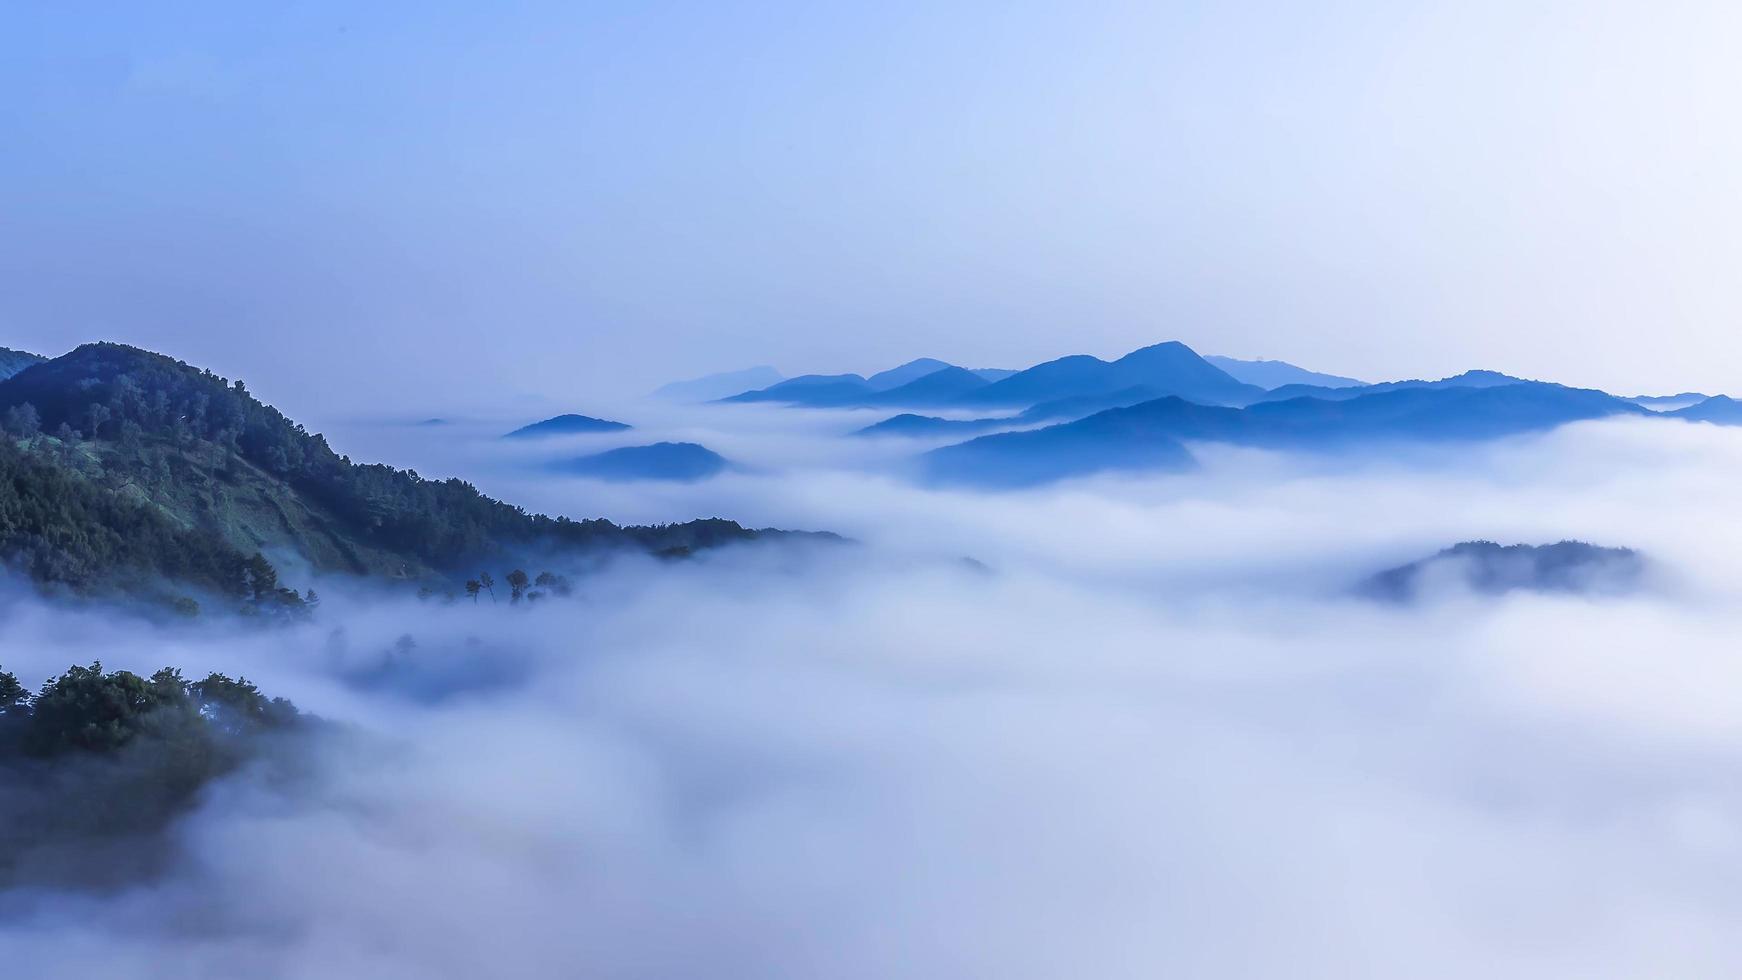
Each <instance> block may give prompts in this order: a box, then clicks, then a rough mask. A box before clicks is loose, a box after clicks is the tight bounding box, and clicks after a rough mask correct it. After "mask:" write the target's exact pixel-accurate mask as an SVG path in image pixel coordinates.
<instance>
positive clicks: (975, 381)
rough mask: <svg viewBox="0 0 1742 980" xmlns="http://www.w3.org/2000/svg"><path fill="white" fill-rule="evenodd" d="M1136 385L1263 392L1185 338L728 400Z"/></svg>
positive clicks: (1015, 404) (1234, 396) (1220, 394)
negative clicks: (1004, 366)
mask: <svg viewBox="0 0 1742 980" xmlns="http://www.w3.org/2000/svg"><path fill="white" fill-rule="evenodd" d="M1134 387H1146V388H1149V389H1152V390H1153V391H1154V392H1155V393H1156V394H1157V395H1162V394H1171V395H1179V396H1181V397H1184V398H1191V399H1193V400H1196V401H1203V402H1207V403H1210V404H1218V405H1219V404H1246V403H1248V402H1251V401H1254V400H1256V399H1257V398H1259V397H1261V396H1262V395H1263V394H1264V390H1263V389H1262V388H1259V387H1257V386H1255V385H1248V384H1243V383H1242V382H1240V381H1237V380H1235V379H1234V378H1233V377H1231V376H1229V375H1228V374H1227V373H1226V372H1224V371H1222V370H1221V369H1220V368H1217V367H1216V366H1215V365H1213V364H1211V363H1210V362H1208V361H1206V360H1204V359H1203V358H1202V357H1199V356H1198V355H1197V353H1196V352H1195V351H1193V350H1192V349H1191V348H1190V347H1187V346H1186V345H1185V344H1182V343H1180V342H1178V341H1168V342H1166V343H1161V344H1154V345H1152V346H1149V347H1144V348H1142V349H1139V350H1135V351H1132V352H1131V353H1129V354H1126V355H1125V356H1124V357H1121V358H1119V359H1117V360H1114V361H1103V360H1101V359H1100V358H1097V357H1091V356H1089V355H1087V354H1076V355H1071V356H1069V357H1061V358H1057V359H1055V360H1052V361H1047V362H1046V363H1044V364H1037V365H1035V366H1034V367H1031V368H1028V369H1026V370H1023V371H1014V372H1003V371H992V370H978V371H975V370H968V369H965V368H961V367H958V366H955V365H950V364H945V363H944V362H942V361H937V360H935V359H931V358H921V359H919V360H916V361H910V362H908V363H907V364H904V365H902V366H901V367H899V368H895V369H892V370H890V371H885V372H883V373H881V374H877V375H873V376H872V377H871V378H864V377H861V376H859V375H857V374H837V375H804V376H801V377H798V378H792V379H789V380H786V381H782V382H780V383H779V384H775V385H771V386H769V387H767V388H763V389H759V390H756V391H746V392H741V393H739V394H737V395H733V396H731V397H728V398H724V399H722V401H726V402H737V403H744V402H776V403H782V404H788V405H799V406H806V407H812V408H873V407H884V406H887V407H938V408H944V407H950V408H977V407H984V408H994V407H1002V408H1027V407H1031V406H1034V405H1037V404H1040V403H1042V402H1053V401H1058V400H1061V399H1065V398H1085V397H1087V398H1092V397H1104V396H1107V395H1110V394H1112V393H1114V392H1117V391H1122V390H1126V389H1130V388H1134Z"/></svg>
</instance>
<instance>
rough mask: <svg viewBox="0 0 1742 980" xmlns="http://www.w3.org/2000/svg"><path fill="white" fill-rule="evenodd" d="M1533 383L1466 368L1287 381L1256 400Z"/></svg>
mask: <svg viewBox="0 0 1742 980" xmlns="http://www.w3.org/2000/svg"><path fill="white" fill-rule="evenodd" d="M1525 383H1534V382H1526V381H1525V379H1523V378H1515V377H1513V376H1512V375H1510V374H1501V373H1500V372H1499V371H1480V370H1478V371H1465V372H1464V373H1463V374H1455V375H1453V376H1451V377H1449V378H1441V379H1439V380H1438V381H1421V380H1410V381H1382V382H1380V383H1378V384H1370V385H1366V384H1364V385H1356V386H1354V387H1326V386H1324V385H1305V384H1288V385H1283V386H1282V387H1280V388H1275V389H1272V390H1271V391H1269V392H1267V393H1266V394H1265V395H1264V396H1263V397H1262V398H1260V399H1258V400H1259V401H1267V402H1279V401H1287V400H1288V399H1290V398H1319V399H1325V400H1332V401H1334V400H1337V399H1344V398H1360V397H1362V396H1364V395H1378V394H1383V393H1385V392H1388V391H1401V390H1404V389H1407V388H1498V387H1501V386H1503V385H1515V384H1525Z"/></svg>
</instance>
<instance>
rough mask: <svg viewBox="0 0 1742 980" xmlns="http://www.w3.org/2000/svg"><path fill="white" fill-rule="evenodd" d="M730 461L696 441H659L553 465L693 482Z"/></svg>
mask: <svg viewBox="0 0 1742 980" xmlns="http://www.w3.org/2000/svg"><path fill="white" fill-rule="evenodd" d="M728 465H729V464H728V463H727V462H726V459H725V457H723V456H721V455H720V454H718V453H716V452H714V451H713V450H711V449H708V448H706V447H704V446H698V445H696V444H695V443H693V442H656V443H654V444H652V445H650V446H625V447H623V448H621V449H611V450H607V451H606V452H602V453H595V454H593V455H591V456H582V457H579V458H578V459H570V460H564V461H562V462H560V463H556V464H554V466H553V467H552V468H553V469H556V470H558V471H560V472H563V473H571V474H574V475H577V476H591V477H596V478H598V479H601V480H612V481H626V480H672V481H677V482H682V483H690V482H694V481H696V480H705V479H707V478H708V477H710V476H714V475H716V474H718V473H721V472H723V471H724V470H725V469H726V467H727V466H728Z"/></svg>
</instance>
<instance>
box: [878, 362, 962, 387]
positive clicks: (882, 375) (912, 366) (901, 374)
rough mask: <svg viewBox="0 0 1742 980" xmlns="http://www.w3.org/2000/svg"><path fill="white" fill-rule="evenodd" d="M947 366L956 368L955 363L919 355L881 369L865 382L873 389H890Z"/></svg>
mask: <svg viewBox="0 0 1742 980" xmlns="http://www.w3.org/2000/svg"><path fill="white" fill-rule="evenodd" d="M945 368H955V369H956V370H958V371H959V370H962V369H961V368H956V366H955V365H954V364H950V363H949V362H947V361H940V360H938V359H937V358H935V357H917V358H914V359H913V360H911V361H908V362H907V363H906V364H902V365H900V366H897V367H892V368H890V369H889V370H887V371H879V372H877V373H876V374H873V375H871V376H870V377H869V378H866V379H865V384H866V385H867V386H869V387H870V389H871V390H872V391H889V390H891V389H893V388H899V387H901V386H902V385H905V384H909V383H911V382H914V381H918V380H919V379H920V378H923V377H925V376H926V375H929V374H936V373H937V372H939V371H942V370H944V369H945Z"/></svg>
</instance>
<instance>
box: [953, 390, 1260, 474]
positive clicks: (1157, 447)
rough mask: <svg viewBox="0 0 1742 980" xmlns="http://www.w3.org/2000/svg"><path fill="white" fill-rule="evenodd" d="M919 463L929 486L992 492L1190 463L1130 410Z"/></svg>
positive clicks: (985, 441)
mask: <svg viewBox="0 0 1742 980" xmlns="http://www.w3.org/2000/svg"><path fill="white" fill-rule="evenodd" d="M1169 400H1170V401H1178V399H1169ZM1181 404H1189V403H1187V402H1181ZM1224 411H1237V409H1224ZM921 462H922V466H923V472H924V475H925V476H926V478H927V479H929V480H932V481H934V482H937V483H944V484H955V485H972V486H979V487H988V488H995V489H1003V488H1016V487H1027V486H1037V485H1039V484H1043V483H1049V482H1051V481H1053V480H1062V479H1066V478H1068V477H1073V476H1087V475H1089V474H1091V473H1103V472H1136V471H1150V472H1154V471H1178V470H1186V469H1190V468H1191V467H1192V466H1193V465H1194V464H1195V461H1194V460H1193V458H1192V454H1191V453H1190V452H1188V451H1187V450H1186V447H1185V446H1184V445H1183V444H1182V443H1181V442H1180V441H1179V440H1178V439H1176V438H1174V437H1172V436H1171V435H1169V434H1167V433H1166V432H1165V431H1163V430H1162V428H1161V427H1158V426H1154V425H1152V424H1150V421H1149V419H1147V418H1146V417H1145V416H1143V415H1142V414H1132V412H1131V410H1130V409H1115V410H1112V411H1107V412H1101V413H1099V414H1097V415H1091V416H1089V417H1088V418H1086V419H1081V420H1079V421H1076V422H1069V423H1066V424H1064V425H1055V426H1050V427H1048V428H1044V429H1034V430H1031V431H1027V432H1005V433H1000V434H998V435H990V436H981V437H980V438H978V439H971V440H969V441H967V442H964V443H959V444H957V445H954V446H946V447H944V448H942V449H934V450H932V451H931V452H929V453H926V454H925V455H924V456H922V457H921Z"/></svg>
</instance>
